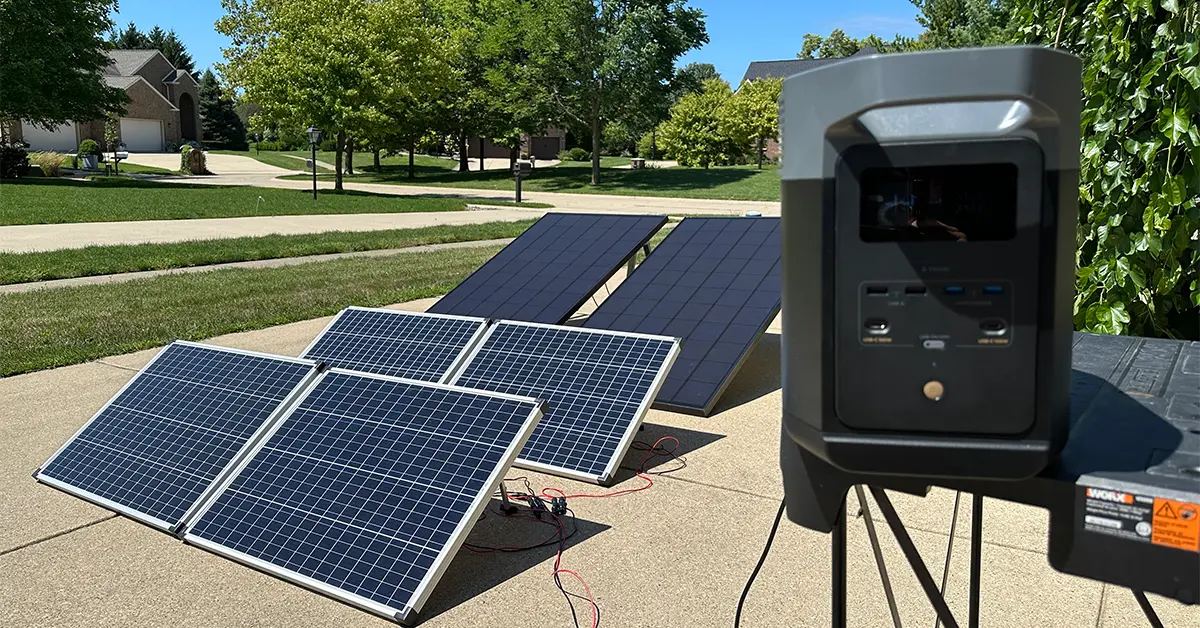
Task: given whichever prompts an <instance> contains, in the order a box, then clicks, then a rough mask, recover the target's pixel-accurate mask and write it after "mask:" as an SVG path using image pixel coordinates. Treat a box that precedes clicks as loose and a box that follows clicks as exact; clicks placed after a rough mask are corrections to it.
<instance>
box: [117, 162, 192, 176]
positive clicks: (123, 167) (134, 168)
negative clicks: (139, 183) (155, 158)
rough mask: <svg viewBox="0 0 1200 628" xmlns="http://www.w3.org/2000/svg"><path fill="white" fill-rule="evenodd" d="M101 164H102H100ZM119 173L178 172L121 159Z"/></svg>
mask: <svg viewBox="0 0 1200 628" xmlns="http://www.w3.org/2000/svg"><path fill="white" fill-rule="evenodd" d="M101 166H103V164H101ZM120 172H121V174H179V173H178V172H175V171H172V170H167V169H166V168H155V167H154V166H143V165H141V164H131V163H128V162H124V161H122V162H121V164H120Z"/></svg>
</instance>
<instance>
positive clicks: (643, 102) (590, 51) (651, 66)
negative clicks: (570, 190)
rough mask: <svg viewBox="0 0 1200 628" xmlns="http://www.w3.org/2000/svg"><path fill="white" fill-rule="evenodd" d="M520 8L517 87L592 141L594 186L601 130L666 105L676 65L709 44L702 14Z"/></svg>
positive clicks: (668, 8)
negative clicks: (520, 55)
mask: <svg viewBox="0 0 1200 628" xmlns="http://www.w3.org/2000/svg"><path fill="white" fill-rule="evenodd" d="M522 7H523V9H524V13H523V15H524V17H525V20H524V28H523V29H522V32H523V35H524V42H523V43H522V45H521V48H522V49H523V50H525V51H527V58H526V59H525V60H524V62H523V64H522V68H521V71H520V72H519V73H518V77H519V81H520V82H521V84H522V85H523V86H524V87H525V92H526V93H528V94H533V95H536V94H541V95H543V96H542V98H544V99H546V100H547V101H548V102H549V103H550V105H551V106H552V108H553V111H554V112H555V114H556V116H557V117H559V118H561V119H562V120H563V121H564V122H565V123H566V124H568V125H571V126H573V127H575V128H577V129H579V130H581V131H584V132H585V133H586V134H588V135H590V136H591V138H592V183H593V184H597V183H599V182H600V153H601V145H600V143H601V139H602V131H603V129H604V125H605V124H606V123H607V122H609V121H618V122H621V121H628V118H630V117H634V118H636V117H637V115H638V112H639V111H642V112H644V111H645V109H646V108H648V107H653V106H655V105H656V104H661V103H662V102H663V101H669V100H670V96H671V87H672V86H671V80H672V79H673V78H674V75H675V61H676V60H677V59H678V58H679V57H680V56H682V55H683V53H685V52H687V51H688V50H691V49H692V48H696V47H698V46H700V45H702V44H704V43H705V42H707V41H708V34H707V32H706V31H705V27H704V14H703V12H701V11H700V10H699V9H694V8H691V7H689V6H687V2H686V0H528V2H526V3H524V4H523V5H522ZM643 115H644V114H643ZM631 126H637V125H631Z"/></svg>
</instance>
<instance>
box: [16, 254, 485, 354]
mask: <svg viewBox="0 0 1200 628" xmlns="http://www.w3.org/2000/svg"><path fill="white" fill-rule="evenodd" d="M498 250H500V247H498V246H490V247H479V248H469V249H454V250H446V251H435V252H431V253H412V254H400V255H395V256H391V257H382V258H359V259H345V260H336V261H332V262H318V263H313V264H304V265H302V266H290V267H284V268H271V269H235V270H218V271H213V272H208V273H195V274H187V275H168V276H164V277H157V278H154V279H146V280H141V281H131V282H128V283H120V284H110V285H100V286H83V287H78V288H61V289H57V290H37V291H33V292H26V293H20V294H9V295H0V312H4V316H0V377H3V376H7V375H15V374H17V373H24V372H28V371H35V370H39V369H44V368H51V367H56V366H64V365H67V364H76V363H79V362H85V361H87V360H94V359H96V358H101V357H104V356H108V355H115V354H120V353H126V352H129V351H135V350H138V349H145V348H148V347H154V346H158V345H162V344H165V343H168V342H170V341H171V340H174V339H177V338H179V339H187V340H202V339H205V338H209V337H212V336H217V335H220V334H226V333H231V332H236V331H244V330H249V329H260V328H263V327H270V326H272V325H279V324H282V323H290V322H293V321H300V320H306V319H310V318H315V317H318V316H325V315H329V314H333V313H334V312H337V311H338V310H340V309H342V308H344V307H346V306H348V305H363V306H380V305H386V304H389V303H399V302H403V301H411V300H413V299H420V298H425V297H432V296H436V295H438V294H443V293H445V292H446V291H448V290H449V289H450V288H453V287H454V286H455V285H457V284H458V282H460V281H462V280H463V279H464V278H466V276H467V275H468V274H470V273H471V271H473V270H475V269H476V268H478V267H479V265H480V264H482V263H483V262H485V261H487V259H488V258H490V257H491V256H492V255H495V254H496V252H497V251H498Z"/></svg>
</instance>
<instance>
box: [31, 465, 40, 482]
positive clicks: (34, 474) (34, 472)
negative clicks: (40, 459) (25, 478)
mask: <svg viewBox="0 0 1200 628" xmlns="http://www.w3.org/2000/svg"><path fill="white" fill-rule="evenodd" d="M41 472H42V468H41V467H38V468H36V469H34V470H33V475H32V476H31V477H33V479H35V480H36V479H37V476H38V474H39V473H41Z"/></svg>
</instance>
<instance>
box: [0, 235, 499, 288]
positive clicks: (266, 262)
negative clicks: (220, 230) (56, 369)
mask: <svg viewBox="0 0 1200 628" xmlns="http://www.w3.org/2000/svg"><path fill="white" fill-rule="evenodd" d="M512 241H513V239H512V238H500V239H496V240H473V241H470V242H447V243H444V244H426V245H422V246H409V247H404V248H399V249H376V250H373V251H354V252H351V253H327V254H325V255H304V256H301V257H279V258H272V259H260V260H250V261H247V262H228V263H225V264H208V265H205V266H187V267H185V268H165V269H163V270H144V271H139V272H134V273H117V274H113V275H92V276H90V277H72V278H71V279H54V280H51V281H31V282H28V283H14V284H7V285H0V294H13V293H17V292H33V291H34V290H49V289H51V288H72V287H75V286H94V285H98V284H110V283H125V282H127V281H134V280H137V279H150V278H152V277H161V276H163V275H179V274H184V273H205V272H209V271H213V270H224V269H227V268H279V267H281V266H297V265H300V264H311V263H313V262H328V261H331V260H336V259H345V258H348V257H387V256H389V255H397V254H400V253H423V252H426V251H441V250H444V249H465V248H472V247H477V246H493V245H501V244H508V243H509V242H512Z"/></svg>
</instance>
